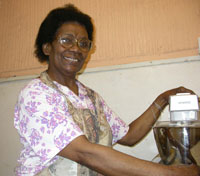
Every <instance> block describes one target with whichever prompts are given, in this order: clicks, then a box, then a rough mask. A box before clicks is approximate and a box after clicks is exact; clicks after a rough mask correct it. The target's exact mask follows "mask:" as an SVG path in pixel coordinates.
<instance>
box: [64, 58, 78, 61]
mask: <svg viewBox="0 0 200 176" xmlns="http://www.w3.org/2000/svg"><path fill="white" fill-rule="evenodd" d="M64 59H65V60H68V61H70V62H78V59H75V58H71V57H64Z"/></svg>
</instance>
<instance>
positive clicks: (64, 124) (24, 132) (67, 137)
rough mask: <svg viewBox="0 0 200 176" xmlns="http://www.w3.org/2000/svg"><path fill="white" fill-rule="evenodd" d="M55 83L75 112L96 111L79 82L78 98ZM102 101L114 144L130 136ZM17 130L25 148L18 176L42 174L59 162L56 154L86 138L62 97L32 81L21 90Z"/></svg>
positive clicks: (19, 161)
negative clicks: (76, 109)
mask: <svg viewBox="0 0 200 176" xmlns="http://www.w3.org/2000/svg"><path fill="white" fill-rule="evenodd" d="M54 83H55V84H56V85H57V86H58V88H59V89H60V90H61V91H62V92H63V93H64V94H65V95H66V96H67V97H68V99H69V100H70V101H71V102H72V104H73V105H74V106H75V107H76V108H89V109H92V108H94V107H93V105H92V102H91V100H90V99H89V97H88V96H87V92H86V90H85V88H84V86H82V84H81V83H80V82H78V81H77V85H78V88H79V96H77V95H76V94H74V93H73V92H72V91H71V90H70V89H68V88H67V87H65V86H63V85H60V84H58V83H57V82H54ZM100 98H101V97H100ZM101 101H102V106H103V109H104V113H105V115H106V118H107V121H108V123H109V125H110V127H111V131H112V135H113V139H112V143H113V144H114V143H116V142H117V141H118V140H119V139H121V138H122V137H123V136H124V135H125V134H126V133H127V132H128V129H129V127H128V125H126V124H125V123H124V122H123V121H122V120H121V119H120V118H119V117H118V116H117V115H116V114H115V113H114V112H113V111H112V110H111V109H110V108H109V107H108V106H107V105H106V103H105V101H104V100H103V99H102V98H101ZM14 126H15V128H16V129H17V131H18V133H19V135H20V141H21V143H22V145H23V149H22V151H21V154H20V158H19V160H18V163H19V165H18V166H17V167H16V169H15V173H16V175H18V176H32V175H35V174H36V173H38V172H40V171H41V170H42V169H44V168H45V167H48V166H49V165H51V164H52V163H53V162H54V161H56V159H57V156H56V155H57V153H59V152H60V151H61V150H62V149H63V148H64V147H66V146H67V145H68V144H69V143H70V142H71V141H73V140H74V139H75V138H76V137H78V136H80V135H84V134H83V132H82V131H81V130H80V128H79V127H78V125H76V123H74V121H73V119H72V116H71V115H70V113H69V112H68V107H67V104H66V102H65V99H64V98H63V97H62V95H60V94H59V93H58V92H57V91H56V90H54V89H52V88H50V87H48V86H47V85H45V84H44V83H42V82H41V81H40V79H33V80H32V81H30V82H29V84H28V85H26V86H25V88H23V89H22V90H21V92H20V94H19V97H18V101H17V103H16V107H15V116H14Z"/></svg>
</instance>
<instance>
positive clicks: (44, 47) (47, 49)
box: [42, 43, 51, 56]
mask: <svg viewBox="0 0 200 176" xmlns="http://www.w3.org/2000/svg"><path fill="white" fill-rule="evenodd" d="M42 51H43V53H44V54H45V55H47V56H49V55H50V52H51V45H50V44H49V43H45V44H43V45H42Z"/></svg>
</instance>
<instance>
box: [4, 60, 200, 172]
mask: <svg viewBox="0 0 200 176" xmlns="http://www.w3.org/2000/svg"><path fill="white" fill-rule="evenodd" d="M199 68H200V56H196V57H187V58H178V59H170V60H164V61H154V62H145V63H135V64H128V65H119V66H115V67H103V68H101V69H89V70H86V71H87V72H85V73H83V74H82V75H80V76H79V80H81V81H82V82H83V83H84V84H86V85H88V86H89V87H91V88H93V89H94V90H96V91H97V92H99V93H100V95H101V96H102V97H103V98H104V99H105V100H106V102H107V104H108V105H109V106H110V107H111V108H112V109H113V110H114V111H115V112H116V113H117V114H118V115H119V116H120V117H121V118H122V119H124V121H125V122H127V123H130V122H131V121H132V120H134V119H135V118H136V117H138V116H139V115H140V114H141V113H143V112H144V110H145V109H146V108H147V107H148V106H149V105H150V104H151V103H152V101H153V100H154V99H155V98H156V96H157V95H158V94H160V93H161V92H163V91H164V90H167V89H170V88H174V87H178V86H180V85H182V86H186V87H188V88H191V89H193V90H194V91H195V92H196V93H197V94H198V95H199V96H200V89H199V88H200V81H199V75H200V69H199ZM28 81H30V79H28V80H16V81H10V82H2V83H0V114H1V116H0V117H1V118H0V141H1V147H0V148H1V150H0V156H1V157H0V175H1V176H13V169H14V167H15V166H16V164H17V158H18V156H19V152H20V142H19V137H18V134H17V132H16V130H15V129H14V127H13V113H14V104H15V102H16V100H17V95H18V93H19V90H20V89H21V88H22V87H23V86H24V85H25V84H26V83H27V82H28ZM167 109H168V108H167ZM167 109H166V110H167ZM166 112H167V111H166ZM163 117H164V119H166V118H167V117H168V114H167V113H164V114H163V116H162V118H163ZM115 148H116V149H118V150H120V151H122V152H125V153H128V154H130V155H133V156H136V157H139V158H142V159H146V160H152V159H153V157H154V156H155V155H157V153H158V152H157V149H156V146H155V142H154V139H153V135H152V131H151V133H150V134H149V135H148V136H147V137H146V138H144V140H143V141H142V142H140V143H139V144H137V145H136V146H134V147H122V146H120V145H117V146H115Z"/></svg>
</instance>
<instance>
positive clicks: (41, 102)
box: [16, 87, 83, 163]
mask: <svg viewBox="0 0 200 176" xmlns="http://www.w3.org/2000/svg"><path fill="white" fill-rule="evenodd" d="M50 89H51V88H47V87H45V88H44V87H43V88H37V89H36V88H29V89H24V90H23V91H22V92H21V94H20V97H19V101H18V104H17V109H18V120H17V122H16V123H18V131H19V133H20V136H21V137H22V138H24V139H25V141H26V142H27V143H28V145H29V146H30V147H31V148H32V150H33V151H34V152H35V154H36V155H38V156H39V157H40V158H41V160H42V161H43V162H44V163H47V162H48V161H50V160H51V159H52V158H53V157H54V156H55V155H56V154H57V153H58V152H60V151H61V150H62V149H63V148H64V147H65V146H67V145H68V144H69V143H70V142H71V141H73V140H74V139H75V138H77V137H78V136H80V135H83V132H82V131H81V129H80V128H79V127H78V126H77V125H76V123H75V122H74V121H73V119H72V117H71V115H70V114H69V112H68V109H67V105H66V104H65V100H64V98H63V97H62V96H61V95H59V94H58V93H57V92H56V91H53V90H50Z"/></svg>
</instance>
